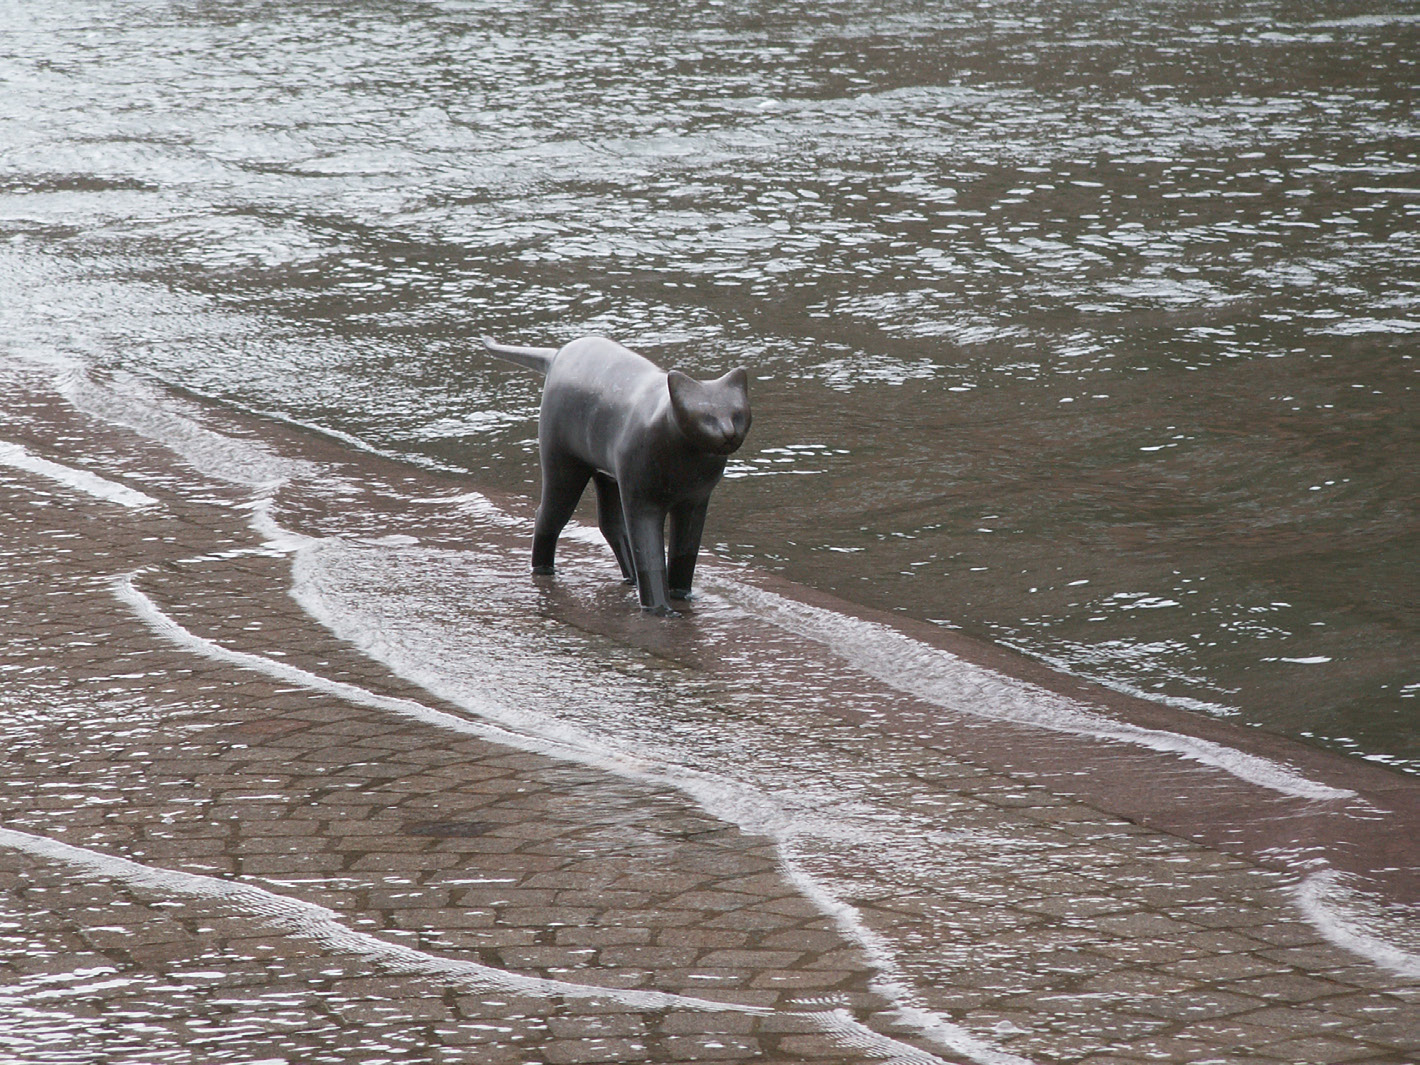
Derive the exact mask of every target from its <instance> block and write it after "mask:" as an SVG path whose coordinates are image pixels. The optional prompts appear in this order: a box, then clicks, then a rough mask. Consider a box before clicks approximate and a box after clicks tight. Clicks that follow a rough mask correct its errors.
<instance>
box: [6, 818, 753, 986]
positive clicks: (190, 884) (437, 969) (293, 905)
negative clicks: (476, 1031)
mask: <svg viewBox="0 0 1420 1065" xmlns="http://www.w3.org/2000/svg"><path fill="white" fill-rule="evenodd" d="M0 846H5V847H9V848H11V849H13V850H18V851H22V852H23V853H25V854H29V855H32V856H34V857H36V858H44V859H48V860H50V861H56V862H62V863H64V864H65V865H68V866H70V867H71V868H74V869H76V870H78V871H79V872H80V873H81V874H82V875H85V876H88V877H96V878H103V879H109V880H117V881H120V882H121V883H124V884H128V885H130V886H132V887H134V888H137V889H139V890H141V891H151V892H154V893H156V894H159V895H161V896H163V897H171V896H174V895H177V896H186V897H188V898H199V899H211V900H215V901H218V902H221V903H224V904H226V905H228V906H230V907H232V908H233V909H234V910H236V911H237V912H239V913H242V914H245V915H249V916H251V917H253V918H256V919H258V920H260V921H263V922H265V923H267V924H270V925H273V926H275V927H277V928H279V929H281V930H282V931H283V932H287V933H289V934H292V935H295V936H299V937H300V938H302V939H309V940H314V941H315V942H317V943H319V944H320V945H321V946H323V947H325V948H327V949H329V950H333V951H336V952H338V953H341V954H354V955H358V956H359V957H363V958H366V959H368V960H370V961H373V962H376V963H377V964H379V965H381V966H384V967H385V968H387V969H390V970H392V971H394V972H398V973H407V974H409V975H411V976H427V977H432V978H434V979H438V980H443V981H446V982H448V983H453V984H456V985H458V986H461V987H464V988H467V989H468V990H471V991H502V992H507V993H510V994H519V995H533V996H536V997H539V998H602V999H610V1000H612V1001H615V1002H621V1003H623V1004H625V1005H628V1006H634V1007H636V1008H638V1009H691V1010H697V1011H702V1012H715V1013H725V1012H732V1013H767V1012H769V1011H768V1010H766V1009H763V1008H761V1007H756V1006H746V1005H739V1004H736V1003H726V1002H712V1001H709V1000H708V999H699V998H693V997H690V996H686V995H672V994H668V993H666V992H662V991H633V990H621V989H618V988H607V987H595V986H593V985H591V984H575V983H570V982H567V981H562V980H548V979H544V978H542V977H536V976H524V975H522V974H519V973H511V972H507V971H505V970H503V969H495V968H493V967H492V966H490V965H481V964H479V963H477V962H471V961H463V960H460V959H457V958H444V957H440V956H438V955H436V954H427V953H425V952H424V951H421V950H414V949H413V948H411V947H404V946H400V945H399V944H397V943H390V942H387V941H386V940H383V939H380V938H379V937H377V936H372V935H369V934H368V933H365V932H357V931H355V930H354V929H352V928H348V927H346V926H345V925H344V924H342V923H341V922H340V920H339V919H338V915H337V914H336V913H335V911H334V910H329V909H326V908H325V907H324V906H320V905H317V904H316V903H313V902H303V901H301V900H300V899H293V898H290V897H288V896H286V895H280V894H277V893H276V892H273V891H267V890H266V889H264V888H259V887H257V886H255V885H254V884H246V883H240V882H237V881H233V880H222V879H219V878H217V877H211V876H200V875H198V874H196V873H185V872H181V871H179V870H175V869H162V868H156V867H153V866H149V865H142V864H140V863H138V862H134V861H130V860H129V859H127V858H120V857H118V856H116V855H112V854H104V853H102V852H100V851H95V850H90V849H88V848H85V847H75V846H72V845H70V844H68V843H60V842H59V841H58V840H53V839H48V838H46V837H44V836H36V835H32V834H31V833H29V832H21V831H18V830H17V829H12V828H3V827H0Z"/></svg>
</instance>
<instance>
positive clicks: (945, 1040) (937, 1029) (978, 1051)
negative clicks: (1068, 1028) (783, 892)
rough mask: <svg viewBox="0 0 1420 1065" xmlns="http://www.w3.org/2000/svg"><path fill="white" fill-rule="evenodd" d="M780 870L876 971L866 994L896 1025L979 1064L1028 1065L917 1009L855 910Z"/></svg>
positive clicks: (798, 873)
mask: <svg viewBox="0 0 1420 1065" xmlns="http://www.w3.org/2000/svg"><path fill="white" fill-rule="evenodd" d="M781 869H782V872H783V873H784V875H785V877H786V878H787V879H788V880H789V882H790V883H792V884H793V885H794V887H796V888H797V889H798V890H799V892H800V893H801V894H802V895H803V896H804V897H805V898H807V899H808V900H809V901H810V902H812V903H813V904H814V905H815V906H817V907H818V908H819V910H820V911H822V912H823V913H825V914H827V915H828V916H829V917H830V918H832V920H833V923H834V924H835V925H837V926H838V930H839V932H840V933H842V934H843V935H844V936H845V937H846V938H848V939H850V940H851V941H853V942H855V943H857V944H858V945H859V946H860V947H861V948H862V950H863V952H864V953H865V954H866V955H867V956H868V960H869V962H870V964H872V966H873V967H874V968H875V969H876V970H877V976H876V977H875V978H874V979H873V980H872V981H871V987H872V989H873V990H874V991H876V992H877V993H878V994H880V995H882V996H883V997H884V998H886V999H887V1000H888V1001H889V1002H892V1003H894V1004H895V1006H896V1013H897V1016H898V1018H899V1019H900V1020H902V1021H903V1022H904V1023H906V1024H908V1025H910V1026H912V1027H913V1028H915V1029H917V1031H919V1032H921V1033H922V1034H923V1035H924V1036H926V1037H927V1038H928V1039H930V1040H931V1041H932V1042H934V1043H936V1044H937V1045H938V1046H941V1047H943V1048H944V1049H946V1050H950V1051H952V1052H953V1053H956V1054H965V1055H966V1056H967V1057H969V1058H971V1059H972V1060H973V1061H976V1062H979V1063H980V1065H1033V1063H1032V1062H1031V1061H1030V1060H1029V1059H1028V1058H1022V1057H1018V1056H1017V1055H1015V1054H1011V1053H1009V1052H1007V1051H1005V1050H1002V1049H1000V1048H999V1047H997V1046H993V1045H992V1044H990V1043H988V1042H986V1041H985V1040H983V1039H979V1038H977V1037H976V1036H975V1035H973V1034H972V1033H971V1032H969V1031H968V1030H967V1029H965V1028H963V1027H961V1026H960V1025H956V1024H952V1023H950V1022H948V1021H945V1020H943V1019H942V1018H941V1017H940V1016H939V1015H938V1014H937V1013H935V1012H933V1011H932V1010H929V1009H926V1008H925V1007H923V1006H920V1005H918V1004H917V1002H916V999H917V996H916V995H915V994H914V993H913V991H912V989H911V986H910V982H909V980H908V979H907V978H906V977H905V976H904V975H903V974H902V971H901V969H900V968H899V967H898V964H897V960H896V958H895V957H894V956H893V952H892V948H890V947H889V946H888V945H887V943H886V942H885V941H884V940H883V938H882V937H881V936H879V935H878V934H877V933H876V932H874V931H873V930H872V929H871V928H869V927H868V926H867V925H866V924H864V923H863V919H862V918H861V917H860V916H859V915H858V911H857V910H856V909H854V908H853V907H852V906H850V905H849V904H848V903H846V902H844V901H842V900H841V899H839V898H836V897H835V896H834V895H833V894H831V893H830V892H829V891H828V890H826V889H825V888H824V887H823V886H822V885H821V884H819V883H818V881H817V880H815V879H814V878H813V877H812V876H810V875H809V874H808V873H805V872H804V871H803V870H801V869H799V868H798V867H797V866H795V865H794V863H793V862H792V861H790V860H789V859H787V858H785V859H784V860H783V862H782V865H781ZM874 1034H876V1033H874ZM919 1053H920V1052H919ZM908 1060H911V1061H915V1060H916V1059H908Z"/></svg>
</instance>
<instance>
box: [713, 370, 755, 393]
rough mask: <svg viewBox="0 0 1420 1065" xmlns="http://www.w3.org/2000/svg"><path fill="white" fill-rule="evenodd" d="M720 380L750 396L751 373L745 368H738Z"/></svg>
mask: <svg viewBox="0 0 1420 1065" xmlns="http://www.w3.org/2000/svg"><path fill="white" fill-rule="evenodd" d="M720 380H721V381H724V382H725V383H726V384H727V385H730V386H731V387H732V388H737V389H739V390H740V391H741V392H743V393H744V394H745V395H749V371H748V370H746V369H745V368H744V367H743V366H736V367H735V368H734V369H733V370H731V371H730V372H729V373H727V374H726V375H725V376H724V377H722V378H720Z"/></svg>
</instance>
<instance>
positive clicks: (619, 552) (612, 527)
mask: <svg viewBox="0 0 1420 1065" xmlns="http://www.w3.org/2000/svg"><path fill="white" fill-rule="evenodd" d="M592 484H593V485H595V486H596V489H597V525H598V526H600V527H601V531H602V535H603V536H605V537H606V542H607V544H608V545H610V547H611V553H612V554H613V555H615V556H616V563H617V565H619V566H620V567H621V577H622V580H623V581H624V582H625V583H627V584H635V583H636V571H635V569H633V568H632V563H631V545H630V544H629V543H628V542H627V539H626V520H625V516H624V515H623V514H622V513H621V489H619V488H618V487H617V486H616V479H615V478H613V477H610V476H608V475H607V474H605V473H601V472H597V473H594V474H592Z"/></svg>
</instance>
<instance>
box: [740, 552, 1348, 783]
mask: <svg viewBox="0 0 1420 1065" xmlns="http://www.w3.org/2000/svg"><path fill="white" fill-rule="evenodd" d="M716 588H717V590H718V591H720V592H721V593H722V594H723V595H725V596H726V597H728V598H729V599H731V600H732V601H735V602H737V603H739V604H741V605H742V606H743V607H745V608H746V609H749V610H751V611H753V612H754V613H756V614H758V615H759V616H761V617H763V618H765V619H767V620H769V621H771V622H773V623H775V624H777V625H779V626H781V627H783V628H785V629H788V630H789V631H790V632H794V633H797V634H798V635H800V636H805V637H808V638H809V639H812V640H816V641H818V642H820V643H822V644H824V645H825V646H827V647H829V648H830V649H831V650H833V651H834V652H836V653H837V654H839V655H840V656H842V657H843V658H844V659H845V660H846V661H847V662H848V663H849V664H850V665H852V666H853V667H854V668H856V669H859V670H862V671H863V672H864V673H866V674H868V675H869V676H870V677H873V678H875V679H877V680H880V681H882V682H883V683H885V684H889V685H891V686H892V687H894V688H896V689H897V690H899V691H902V692H906V693H907V694H909V695H915V696H917V697H918V698H920V699H925V700H927V701H928V702H930V703H933V704H934V705H936V706H940V707H942V708H943V709H945V710H951V711H954V712H956V713H967V714H973V715H976V716H978V717H988V718H994V719H996V720H1001V721H1013V722H1018V723H1020V724H1024V725H1033V726H1035V727H1037V728H1044V729H1050V730H1051V731H1054V732H1066V733H1072V734H1075V735H1080V736H1090V737H1094V738H1096V739H1108V740H1117V741H1120V742H1124V743H1132V744H1136V745H1138V746H1141V747H1147V748H1149V749H1151V750H1155V751H1159V752H1162V753H1167V754H1176V755H1179V756H1181V757H1183V758H1188V759H1190V760H1192V761H1195V762H1200V763H1202V764H1203V765H1208V766H1212V767H1213V768H1215V769H1221V770H1223V771H1224V772H1227V773H1230V774H1232V775H1233V776H1235V777H1237V778H1238V779H1239V780H1245V781H1247V782H1248V783H1251V784H1256V785H1258V786H1259V787H1264V788H1267V789H1269V790H1271V791H1276V792H1280V793H1281V794H1283V795H1290V796H1292V797H1294V798H1301V799H1318V800H1332V799H1353V798H1355V797H1356V793H1355V792H1354V791H1350V790H1348V789H1345V788H1336V787H1332V786H1330V785H1327V784H1321V783H1318V782H1317V781H1314V780H1310V779H1308V778H1307V777H1305V776H1303V775H1301V774H1300V773H1298V772H1297V771H1296V770H1294V769H1292V768H1291V767H1290V766H1286V765H1283V764H1282V763H1280V762H1274V761H1272V760H1271V759H1268V758H1262V757H1259V756H1258V755H1253V754H1248V753H1246V752H1245V751H1239V750H1235V749H1233V748H1231V747H1226V746H1224V745H1223V744H1220V743H1214V742H1212V741H1210V740H1203V739H1198V738H1196V737H1193V736H1185V735H1182V734H1180V733H1176V732H1166V731H1164V730H1162V729H1150V728H1142V727H1140V726H1138V725H1131V724H1128V723H1126V722H1121V721H1115V720H1113V719H1111V718H1108V717H1106V716H1104V715H1103V714H1099V713H1096V712H1094V711H1092V710H1088V709H1086V708H1085V707H1084V706H1083V705H1081V704H1080V703H1077V702H1075V701H1074V700H1073V699H1069V698H1067V697H1065V696H1063V695H1057V694H1056V693H1054V692H1050V691H1047V690H1046V689H1044V688H1041V687H1039V686H1037V685H1034V684H1029V683H1027V682H1025V681H1019V680H1015V679H1013V678H1011V677H1007V676H1004V675H1002V674H999V673H995V672H993V671H991V670H989V669H984V668H982V667H980V666H975V665H971V664H969V663H967V662H965V661H963V660H962V659H960V658H958V657H957V656H956V655H953V654H950V653H948V652H946V651H941V650H938V649H937V648H934V647H929V646H927V645H926V644H923V643H919V642H918V641H916V640H913V639H911V638H910V637H907V636H904V635H902V634H901V633H898V632H895V631H893V630H892V629H889V628H887V627H886V626H883V625H878V624H875V623H873V622H869V621H862V620H860V619H857V618H851V617H847V616H844V615H842V614H835V613H832V612H830V611H827V610H822V609H819V608H817V607H812V606H809V605H808V604H805V603H796V602H793V601H791V600H789V599H785V598H784V597H783V596H779V595H775V594H773V593H772V592H766V591H762V590H761V589H758V588H754V587H752V586H750V585H748V584H744V583H742V582H739V581H729V580H719V581H717V582H716Z"/></svg>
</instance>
